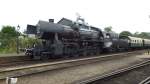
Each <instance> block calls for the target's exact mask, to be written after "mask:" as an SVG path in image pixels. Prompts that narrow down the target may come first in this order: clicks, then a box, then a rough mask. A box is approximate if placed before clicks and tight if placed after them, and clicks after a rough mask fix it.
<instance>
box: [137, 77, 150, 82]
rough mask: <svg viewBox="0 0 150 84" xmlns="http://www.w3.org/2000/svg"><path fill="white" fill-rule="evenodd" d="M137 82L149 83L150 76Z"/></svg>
mask: <svg viewBox="0 0 150 84" xmlns="http://www.w3.org/2000/svg"><path fill="white" fill-rule="evenodd" d="M139 84H150V77H147V78H146V79H144V80H143V81H141V82H140V83H139Z"/></svg>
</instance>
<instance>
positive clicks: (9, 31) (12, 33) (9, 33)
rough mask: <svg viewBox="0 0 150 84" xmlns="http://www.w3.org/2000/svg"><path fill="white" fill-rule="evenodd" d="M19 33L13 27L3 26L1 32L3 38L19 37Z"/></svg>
mask: <svg viewBox="0 0 150 84" xmlns="http://www.w3.org/2000/svg"><path fill="white" fill-rule="evenodd" d="M18 34H19V33H18V32H17V31H16V30H15V27H12V26H3V27H2V30H1V36H2V37H1V38H12V37H17V35H18Z"/></svg>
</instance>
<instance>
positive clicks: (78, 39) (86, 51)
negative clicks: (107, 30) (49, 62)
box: [26, 18, 104, 59]
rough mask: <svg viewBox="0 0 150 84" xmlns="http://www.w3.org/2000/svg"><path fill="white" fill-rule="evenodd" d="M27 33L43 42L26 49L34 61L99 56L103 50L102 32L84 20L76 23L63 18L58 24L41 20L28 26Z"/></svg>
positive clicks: (78, 20) (51, 20)
mask: <svg viewBox="0 0 150 84" xmlns="http://www.w3.org/2000/svg"><path fill="white" fill-rule="evenodd" d="M27 33H28V34H35V35H36V37H37V38H38V39H40V40H41V41H40V42H38V43H35V44H34V45H33V47H31V48H28V49H26V55H28V56H30V57H31V58H33V59H48V58H51V57H52V58H53V57H60V56H61V57H68V56H79V55H90V54H99V53H100V52H101V51H102V48H103V39H104V37H103V34H102V31H101V30H100V29H99V28H96V27H93V26H89V25H87V24H86V23H85V22H84V19H82V18H77V21H75V22H74V21H71V20H69V19H66V18H63V19H61V20H60V21H59V22H58V23H54V21H53V19H50V20H49V22H48V21H41V20H40V21H39V22H38V23H37V25H35V26H34V25H28V26H27Z"/></svg>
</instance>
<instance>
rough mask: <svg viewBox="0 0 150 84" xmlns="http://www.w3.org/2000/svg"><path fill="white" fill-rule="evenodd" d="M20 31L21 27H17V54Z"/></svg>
mask: <svg viewBox="0 0 150 84" xmlns="http://www.w3.org/2000/svg"><path fill="white" fill-rule="evenodd" d="M19 30H20V26H19V25H18V26H17V44H16V45H17V54H19Z"/></svg>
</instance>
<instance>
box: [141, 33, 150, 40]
mask: <svg viewBox="0 0 150 84" xmlns="http://www.w3.org/2000/svg"><path fill="white" fill-rule="evenodd" d="M139 37H141V38H147V39H148V38H150V36H149V35H148V33H146V32H141V33H140V34H139Z"/></svg>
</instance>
